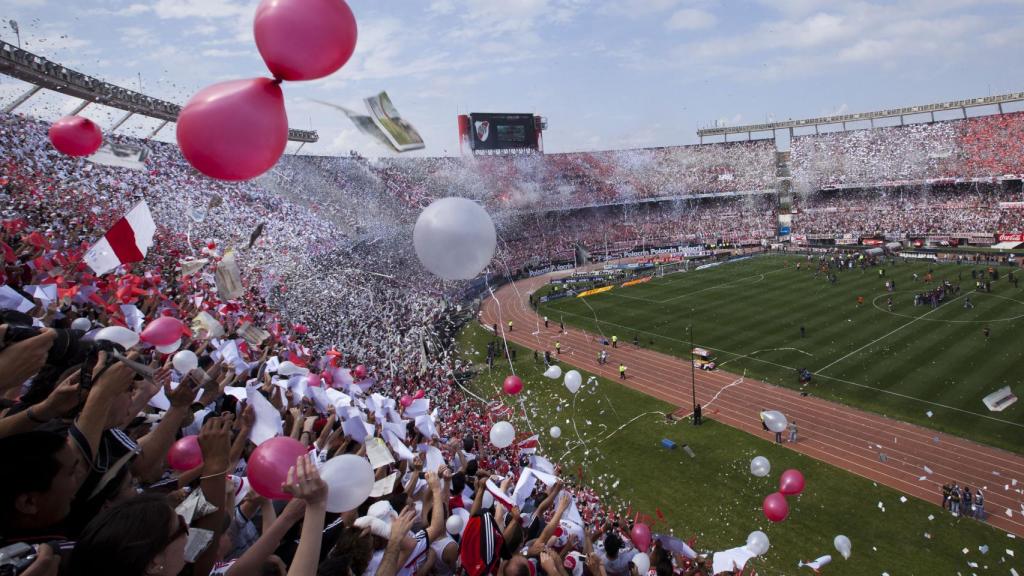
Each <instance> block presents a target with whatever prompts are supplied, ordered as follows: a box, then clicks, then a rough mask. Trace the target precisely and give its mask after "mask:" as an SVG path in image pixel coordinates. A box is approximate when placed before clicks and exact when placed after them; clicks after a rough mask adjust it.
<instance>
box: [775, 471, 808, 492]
mask: <svg viewBox="0 0 1024 576" xmlns="http://www.w3.org/2000/svg"><path fill="white" fill-rule="evenodd" d="M803 491H804V475H803V474H801V473H800V471H799V470H794V469H792V468H790V469H789V470H786V471H785V472H783V473H782V476H780V477H779V492H782V493H783V494H785V495H787V496H792V495H794V494H799V493H801V492H803Z"/></svg>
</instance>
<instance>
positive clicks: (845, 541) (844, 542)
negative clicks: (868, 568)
mask: <svg viewBox="0 0 1024 576" xmlns="http://www.w3.org/2000/svg"><path fill="white" fill-rule="evenodd" d="M832 544H834V545H835V547H836V550H838V551H839V553H840V554H842V555H843V558H844V559H846V560H849V559H850V552H851V551H852V549H853V543H852V542H850V539H849V538H847V537H846V536H843V535H842V534H840V535H839V536H836V538H835V540H833V541H832Z"/></svg>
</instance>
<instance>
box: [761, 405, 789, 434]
mask: <svg viewBox="0 0 1024 576" xmlns="http://www.w3.org/2000/svg"><path fill="white" fill-rule="evenodd" d="M761 418H763V419H764V425H765V426H767V427H768V429H769V430H771V431H772V432H785V431H786V426H789V420H786V417H785V416H784V415H783V414H782V412H779V411H778V410H766V411H764V412H761Z"/></svg>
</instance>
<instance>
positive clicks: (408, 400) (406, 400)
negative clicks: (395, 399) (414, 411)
mask: <svg viewBox="0 0 1024 576" xmlns="http://www.w3.org/2000/svg"><path fill="white" fill-rule="evenodd" d="M412 401H413V397H412V396H409V395H408V394H406V395H405V396H402V398H401V399H400V400H399V402H401V403H402V406H403V407H405V408H408V407H409V406H412Z"/></svg>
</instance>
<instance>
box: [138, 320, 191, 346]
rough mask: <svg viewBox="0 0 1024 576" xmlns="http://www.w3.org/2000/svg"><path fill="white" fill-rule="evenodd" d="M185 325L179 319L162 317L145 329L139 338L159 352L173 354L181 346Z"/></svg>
mask: <svg viewBox="0 0 1024 576" xmlns="http://www.w3.org/2000/svg"><path fill="white" fill-rule="evenodd" d="M184 334H185V324H184V323H183V322H182V321H181V320H178V319H177V318H172V317H170V316H161V317H159V318H157V319H156V320H153V321H152V322H150V323H149V324H147V325H146V327H145V328H143V330H142V333H141V334H139V337H140V338H141V339H142V341H143V342H145V343H146V344H151V345H153V346H155V347H156V350H157V352H160V353H162V354H171V353H172V352H174V351H175V350H177V349H178V347H179V346H181V337H182V336H183V335H184Z"/></svg>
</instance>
